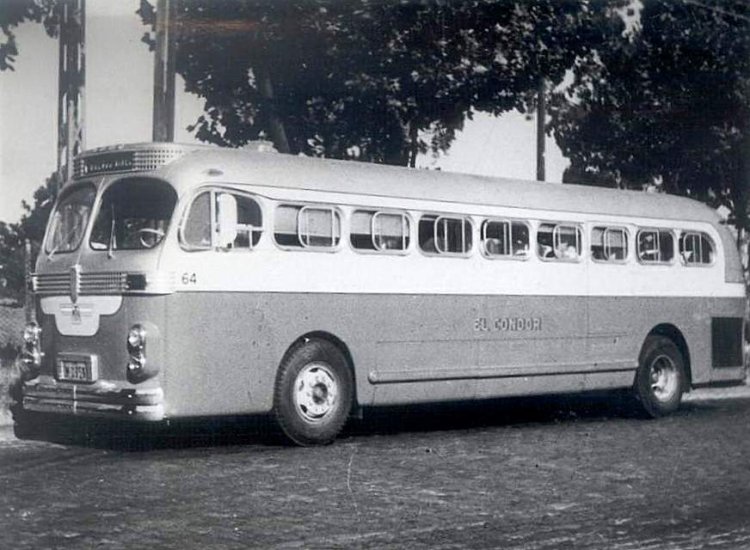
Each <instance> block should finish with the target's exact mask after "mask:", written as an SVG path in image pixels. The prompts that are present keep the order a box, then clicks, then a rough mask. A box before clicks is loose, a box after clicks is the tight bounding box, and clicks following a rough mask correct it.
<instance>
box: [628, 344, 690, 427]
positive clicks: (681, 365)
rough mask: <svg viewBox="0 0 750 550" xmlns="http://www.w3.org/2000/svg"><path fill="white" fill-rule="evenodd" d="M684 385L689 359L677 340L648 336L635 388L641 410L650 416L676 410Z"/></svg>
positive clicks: (642, 352) (637, 372) (639, 409)
mask: <svg viewBox="0 0 750 550" xmlns="http://www.w3.org/2000/svg"><path fill="white" fill-rule="evenodd" d="M684 387H685V362H684V359H683V357H682V353H680V350H679V349H678V348H677V346H676V345H675V343H674V342H673V341H672V340H670V339H669V338H667V337H665V336H658V335H652V336H649V337H648V338H646V341H645V342H644V344H643V349H642V350H641V355H640V358H639V364H638V370H637V371H636V375H635V383H634V388H633V390H634V394H635V395H634V397H635V402H636V408H637V410H638V412H639V413H641V414H643V415H645V416H646V417H648V418H658V417H661V416H665V415H667V414H670V413H673V412H674V411H676V410H677V409H678V408H679V406H680V401H681V400H682V392H683V388H684Z"/></svg>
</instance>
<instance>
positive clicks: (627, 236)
mask: <svg viewBox="0 0 750 550" xmlns="http://www.w3.org/2000/svg"><path fill="white" fill-rule="evenodd" d="M596 229H601V230H602V254H604V256H605V258H604V259H601V260H600V259H599V258H595V257H594V254H593V253H592V252H591V247H592V246H594V231H595V230H596ZM611 231H619V232H622V234H623V235H624V236H625V257H624V258H623V259H622V260H617V259H614V260H613V259H609V258H608V256H609V254H608V253H607V250H608V248H609V247H608V244H607V235H608V234H609V233H610V232H611ZM630 254H631V247H630V230H629V229H628V228H627V227H626V226H624V225H606V224H592V226H591V232H590V236H589V256H590V257H591V261H592V262H595V263H598V264H615V265H623V264H627V263H628V261H629V258H630Z"/></svg>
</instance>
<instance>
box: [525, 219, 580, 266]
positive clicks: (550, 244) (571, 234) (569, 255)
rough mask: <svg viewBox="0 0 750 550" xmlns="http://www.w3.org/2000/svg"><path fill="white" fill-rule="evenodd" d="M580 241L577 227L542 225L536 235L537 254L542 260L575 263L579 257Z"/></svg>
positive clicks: (552, 224)
mask: <svg viewBox="0 0 750 550" xmlns="http://www.w3.org/2000/svg"><path fill="white" fill-rule="evenodd" d="M582 241H583V238H582V234H581V228H580V227H578V226H577V225H566V224H554V223H543V224H540V225H539V230H538V231H537V233H536V242H537V254H538V255H539V257H540V258H542V259H543V260H560V261H568V262H571V261H572V262H576V261H578V260H579V259H580V257H581V251H582Z"/></svg>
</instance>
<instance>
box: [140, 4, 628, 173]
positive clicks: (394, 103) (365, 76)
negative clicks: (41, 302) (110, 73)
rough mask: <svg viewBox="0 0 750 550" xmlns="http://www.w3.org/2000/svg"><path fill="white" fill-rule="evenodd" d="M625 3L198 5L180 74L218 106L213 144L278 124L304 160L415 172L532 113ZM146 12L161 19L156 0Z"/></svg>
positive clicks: (186, 12)
mask: <svg viewBox="0 0 750 550" xmlns="http://www.w3.org/2000/svg"><path fill="white" fill-rule="evenodd" d="M620 3H621V2H615V1H610V2H597V1H587V0H566V1H559V0H534V1H527V0H516V1H513V0H499V1H492V2H490V1H485V0H456V1H451V2H448V1H428V0H408V1H407V0H404V1H400V2H399V1H393V2H382V1H379V0H338V1H332V0H328V1H326V0H307V1H298V2H269V1H267V0H266V1H263V0H248V1H245V2H237V1H234V0H223V1H222V0H210V1H209V0H192V1H189V2H182V3H181V4H180V7H179V12H178V17H177V25H178V28H179V33H178V34H179V37H180V38H179V50H178V57H177V70H178V72H179V73H180V74H181V75H182V76H183V77H184V78H185V82H186V88H187V90H188V91H190V92H193V93H195V94H197V95H199V96H200V97H203V98H204V99H205V100H206V107H205V113H204V114H203V115H202V116H201V117H200V118H199V119H198V121H197V122H196V124H195V125H194V127H193V128H194V130H195V132H196V134H197V136H198V137H199V138H200V139H202V140H205V141H209V142H214V143H218V144H222V145H229V146H240V145H242V144H244V143H246V142H248V141H250V140H253V139H258V138H262V137H273V136H272V134H273V132H272V130H273V128H272V122H273V121H274V120H277V121H281V122H282V123H283V127H284V129H285V130H286V134H287V138H288V143H289V149H290V151H291V152H293V153H297V152H303V153H305V154H311V155H319V156H326V157H337V158H356V159H362V160H369V161H374V162H384V163H390V164H412V163H413V161H414V158H415V156H416V153H417V152H418V151H422V152H424V151H426V150H428V149H430V148H431V149H432V150H433V151H444V150H446V149H447V148H448V147H449V145H450V143H451V142H452V141H453V138H454V137H455V133H456V131H457V130H459V129H461V128H462V125H463V123H464V121H465V119H466V118H467V117H470V116H471V113H472V111H475V110H480V111H487V112H490V113H494V114H499V113H502V112H506V111H508V110H511V109H518V110H524V109H526V108H527V107H528V106H529V98H530V97H531V96H530V92H532V91H533V90H534V89H536V87H537V85H538V82H539V79H540V78H542V77H544V78H546V79H548V80H549V81H552V82H553V83H556V82H559V81H561V80H562V78H563V77H564V75H565V72H566V70H567V69H568V68H569V67H570V66H571V65H572V64H573V62H574V60H575V59H576V58H577V57H580V56H582V55H584V54H585V53H586V52H587V51H588V50H589V49H590V48H591V47H592V44H598V43H601V41H602V39H603V36H605V35H607V34H609V31H610V29H611V27H612V26H613V25H614V26H618V25H619V26H620V27H621V26H622V21H621V20H620V19H619V18H614V17H611V12H612V10H611V8H612V6H613V5H615V4H620ZM140 13H141V15H142V17H143V19H144V21H145V22H148V23H153V19H154V17H153V15H154V14H153V9H152V8H151V6H150V5H149V4H148V3H147V2H146V1H145V0H144V1H143V4H142V8H141V10H140ZM620 30H621V29H620Z"/></svg>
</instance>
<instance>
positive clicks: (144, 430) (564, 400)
mask: <svg viewBox="0 0 750 550" xmlns="http://www.w3.org/2000/svg"><path fill="white" fill-rule="evenodd" d="M713 408H714V407H711V406H710V404H708V403H701V404H696V403H683V404H682V407H681V409H680V411H678V413H676V414H677V415H678V416H679V415H696V414H702V413H710V412H711V411H712V409H713ZM360 416H361V418H352V419H350V421H349V422H348V423H347V425H346V427H345V428H344V430H343V433H342V434H341V436H340V437H342V438H350V437H367V436H373V435H388V434H400V433H419V432H434V431H447V430H467V429H476V428H489V427H502V426H523V425H529V424H550V423H557V424H560V423H573V422H601V421H607V420H617V419H636V418H640V416H639V415H638V414H637V413H636V412H634V410H633V409H632V407H631V406H629V403H628V401H627V400H626V399H625V398H624V396H623V394H621V393H616V392H607V393H585V394H568V395H555V396H543V397H517V398H503V399H492V400H485V401H472V402H452V403H428V404H420V405H408V406H398V407H378V408H367V409H364V410H363V411H362V414H361V415H360ZM17 436H19V437H21V438H22V439H34V440H43V441H49V442H53V443H59V444H63V445H75V446H85V447H94V448H102V449H113V450H119V451H131V452H143V451H153V450H160V449H188V448H197V447H233V446H234V447H237V446H248V445H250V446H264V447H275V446H281V445H285V441H284V439H283V438H282V437H281V435H280V434H279V433H278V431H277V430H276V428H275V426H274V423H273V421H272V419H271V418H268V417H263V416H236V417H234V416H233V417H220V418H196V419H190V420H183V421H173V422H171V423H170V424H168V425H158V426H156V425H142V424H131V423H124V422H112V421H95V420H83V419H75V420H68V421H60V420H57V419H38V421H36V422H35V423H34V425H32V426H31V429H28V430H26V432H25V433H18V432H17Z"/></svg>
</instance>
